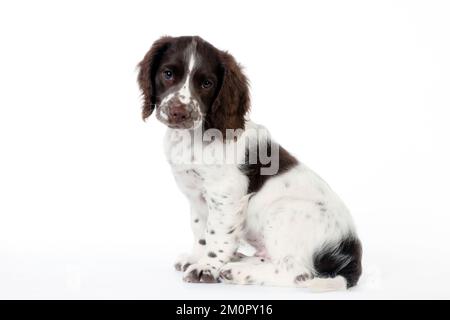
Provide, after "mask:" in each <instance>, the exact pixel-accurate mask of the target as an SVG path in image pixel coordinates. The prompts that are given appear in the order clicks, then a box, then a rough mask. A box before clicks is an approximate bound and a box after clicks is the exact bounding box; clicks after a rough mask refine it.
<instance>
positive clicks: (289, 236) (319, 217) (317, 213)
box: [164, 60, 354, 291]
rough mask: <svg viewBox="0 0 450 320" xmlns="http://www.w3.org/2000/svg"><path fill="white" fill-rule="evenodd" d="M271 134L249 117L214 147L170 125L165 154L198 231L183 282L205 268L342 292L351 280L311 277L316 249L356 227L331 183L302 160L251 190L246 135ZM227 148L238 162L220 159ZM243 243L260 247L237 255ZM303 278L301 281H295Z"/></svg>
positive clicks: (184, 261) (247, 279)
mask: <svg viewBox="0 0 450 320" xmlns="http://www.w3.org/2000/svg"><path fill="white" fill-rule="evenodd" d="M191 62H192V60H191ZM190 66H191V63H190ZM255 132H259V133H262V135H261V134H260V135H256V134H255ZM268 136H269V133H268V131H267V130H266V129H265V128H264V127H262V126H258V125H256V124H254V123H252V122H251V121H247V124H246V130H245V131H244V132H243V133H242V134H241V135H240V137H239V139H237V141H234V140H231V141H227V142H222V141H221V140H219V139H215V140H214V141H213V142H212V143H210V144H204V143H202V141H201V131H200V129H195V130H190V131H188V130H177V129H168V131H167V134H166V137H165V143H164V145H165V152H166V156H167V158H168V161H169V163H170V164H171V166H172V171H173V174H174V176H175V179H176V182H177V184H178V186H179V188H180V189H181V191H182V192H183V193H184V194H185V195H186V197H187V198H188V199H189V201H190V204H191V222H192V223H191V224H192V229H193V232H194V246H193V250H192V253H191V254H190V255H187V256H186V255H185V256H183V257H181V258H180V259H179V261H178V263H179V264H181V265H185V268H187V270H186V271H185V275H184V279H185V280H186V281H191V280H192V278H191V276H190V275H192V273H196V272H197V273H198V272H200V271H201V272H203V273H208V274H211V275H212V277H214V278H217V277H219V276H220V277H221V280H222V281H223V282H230V283H237V284H250V283H256V284H267V285H280V286H297V287H305V286H306V287H311V288H315V289H316V290H319V291H320V290H340V289H343V288H345V286H346V282H345V279H344V278H343V277H340V276H339V277H336V278H331V279H318V278H314V279H312V277H313V275H314V272H315V270H314V267H313V254H314V252H315V251H316V250H318V249H319V248H320V246H322V245H323V244H324V243H332V242H333V241H338V240H339V239H340V238H341V237H342V236H344V235H346V234H349V233H353V232H354V226H353V222H352V219H351V216H350V214H349V211H348V210H347V208H346V207H345V205H344V204H343V203H342V201H341V200H340V199H339V198H338V196H337V195H336V194H335V193H334V192H333V191H332V190H331V188H330V187H329V186H328V184H327V183H326V182H324V181H323V180H322V179H321V178H320V177H319V176H318V175H317V174H315V173H314V172H313V171H312V170H310V169H309V168H308V167H307V166H305V165H304V164H303V163H300V164H299V165H296V166H295V167H293V168H291V169H290V170H289V171H287V172H284V173H282V174H279V175H277V176H274V177H272V178H270V179H268V180H267V181H266V183H265V184H264V185H263V187H262V188H261V189H260V190H259V191H258V192H256V193H255V194H251V195H248V194H247V187H248V179H247V177H246V176H245V175H244V174H243V173H242V172H241V170H239V164H240V163H243V158H244V156H245V139H249V141H250V143H253V144H255V143H257V142H258V140H261V139H267V138H268ZM183 137H184V138H183ZM191 139H193V140H191ZM192 141H194V142H195V143H194V147H193V146H192ZM224 146H225V147H229V148H236V150H237V154H236V161H235V162H234V163H229V162H224V161H223V159H222V158H221V157H222V155H223V150H224ZM206 156H207V157H206ZM205 157H206V158H208V163H207V164H205V163H204V162H205V161H204V158H205ZM199 158H202V159H199ZM325 204H326V210H323V209H322V208H323V206H324V205H325ZM244 226H245V228H244ZM232 230H234V231H233V232H232V233H230V231H232ZM201 240H205V241H206V245H202V244H200V243H199V241H201ZM242 241H245V242H248V243H249V244H250V245H252V246H253V247H254V248H255V250H256V255H255V256H254V257H248V258H241V259H236V256H235V255H234V252H235V251H236V249H237V248H238V246H239V242H242ZM211 253H212V254H211ZM299 275H302V277H303V275H304V277H305V279H303V280H304V281H296V279H297V278H296V277H298V276H299ZM301 280H302V279H301Z"/></svg>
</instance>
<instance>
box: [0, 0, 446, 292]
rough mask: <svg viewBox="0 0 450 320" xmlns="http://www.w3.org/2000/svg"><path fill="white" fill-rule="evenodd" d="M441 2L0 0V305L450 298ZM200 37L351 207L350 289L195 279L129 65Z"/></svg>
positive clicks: (260, 116) (259, 113)
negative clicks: (177, 39)
mask: <svg viewBox="0 0 450 320" xmlns="http://www.w3.org/2000/svg"><path fill="white" fill-rule="evenodd" d="M449 16H450V3H449V2H447V1H226V2H216V1H194V0H191V1H170V2H169V1H2V2H1V3H0V298H44V299H46V298H61V299H66V298H87V299H90V298H126V299H127V298H136V299H141V298H149V299H155V298H160V299H162V298H166V299H170V298H172V299H175V298H176V299H182V298H192V299H197V298H212V299H215V298H223V299H227V298H237V299H240V298H244V299H250V298H262V299H318V298H325V299H328V298H330V299H333V298H343V299H359V298H374V299H377V298H450V292H449V289H448V288H449V285H450V280H449V279H450V275H449V272H450V271H449V270H450V249H449V246H448V244H449V242H450V235H449V232H448V226H449V224H450V217H449V215H450V212H449V197H448V190H449V187H448V185H449V181H450V170H449V168H448V164H449V163H450V152H449V137H450V128H449V108H450V90H449V89H450V59H449V57H450V19H449ZM162 35H173V36H179V35H200V36H201V37H203V38H204V39H206V40H207V41H209V42H211V43H212V44H213V45H215V46H217V47H218V48H220V49H224V50H228V51H229V52H230V53H231V54H233V55H234V56H235V58H236V59H237V60H238V61H239V62H240V63H241V64H242V65H243V66H244V67H245V72H246V74H247V75H248V77H249V78H250V81H251V86H252V101H253V103H252V113H251V117H252V119H253V120H254V121H255V122H258V123H261V124H264V125H265V126H266V127H267V128H269V129H270V130H271V132H272V135H273V136H274V137H275V138H276V139H277V140H278V141H279V142H280V143H281V144H282V145H283V146H284V147H285V148H287V149H288V150H289V151H291V152H292V153H293V154H294V155H296V156H297V157H298V158H299V160H300V161H302V162H305V163H306V164H307V165H308V166H309V167H311V168H312V169H313V170H315V171H316V172H318V173H319V174H320V175H321V176H322V177H323V178H324V179H325V180H326V181H327V182H329V184H330V185H331V186H332V187H333V188H334V189H335V191H337V193H338V194H339V195H340V196H341V197H342V198H343V199H344V201H345V202H346V203H347V205H348V206H349V208H350V209H351V211H352V213H353V216H354V219H355V221H356V224H357V226H358V231H359V233H360V236H361V238H362V241H363V246H364V268H365V270H364V271H365V273H364V275H363V277H362V279H361V283H360V285H359V286H358V287H357V288H355V289H354V290H352V291H350V292H344V293H342V292H341V293H329V294H324V295H320V296H318V295H312V294H310V293H308V292H306V291H304V290H300V289H293V288H290V289H286V288H270V287H264V288H259V287H252V286H247V287H237V286H225V285H221V284H218V285H195V284H185V283H183V282H182V280H181V275H180V274H178V273H176V272H175V271H174V270H173V266H172V263H173V262H174V260H175V258H176V256H177V255H178V254H179V253H181V252H184V251H188V250H189V249H190V241H191V234H190V227H189V214H188V210H189V209H188V205H187V201H186V200H185V199H184V198H183V196H182V194H181V193H180V192H179V191H178V189H177V188H176V186H175V183H174V181H173V178H172V175H171V172H170V170H169V166H168V165H167V164H166V163H165V159H164V155H163V151H162V137H163V134H164V130H165V128H164V126H163V125H162V124H160V123H158V122H157V121H156V119H155V118H154V117H152V118H150V119H149V120H148V121H147V122H143V121H142V120H141V118H140V105H141V99H140V93H139V90H138V87H137V84H136V75H137V73H136V65H137V63H138V62H139V61H140V59H141V58H142V57H143V55H144V54H145V52H146V51H147V50H148V49H149V47H150V45H151V44H152V42H153V41H154V40H156V39H157V38H158V37H160V36H162Z"/></svg>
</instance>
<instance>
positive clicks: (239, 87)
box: [206, 52, 250, 137]
mask: <svg viewBox="0 0 450 320" xmlns="http://www.w3.org/2000/svg"><path fill="white" fill-rule="evenodd" d="M220 60H221V64H222V69H223V77H222V83H221V87H220V89H219V92H218V94H217V97H216V100H215V101H214V103H213V105H212V107H211V110H210V112H208V116H207V122H206V123H207V127H208V128H215V129H218V130H220V131H221V132H222V135H223V137H225V136H226V135H225V133H226V129H243V128H244V125H245V114H246V113H247V112H248V111H249V109H250V94H249V89H248V80H247V78H246V76H245V75H244V74H243V73H242V70H241V67H240V66H239V65H238V63H237V62H236V61H235V60H234V58H233V57H232V56H231V55H230V54H228V53H226V52H221V53H220Z"/></svg>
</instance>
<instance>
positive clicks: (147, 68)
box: [138, 37, 173, 120]
mask: <svg viewBox="0 0 450 320" xmlns="http://www.w3.org/2000/svg"><path fill="white" fill-rule="evenodd" d="M171 42H173V38H172V37H162V38H160V39H159V40H157V41H155V42H154V43H153V45H152V47H151V48H150V50H149V51H148V52H147V54H146V55H145V56H144V59H143V60H142V61H141V62H140V63H139V65H138V68H139V75H138V83H139V88H140V89H141V92H142V96H143V98H144V104H143V106H142V118H143V119H144V120H145V119H146V118H148V117H149V116H150V115H151V114H152V112H153V110H154V109H155V103H156V93H155V73H156V71H157V69H158V66H159V62H160V61H161V59H162V56H163V55H164V52H165V51H166V50H167V48H168V47H169V46H170V44H171Z"/></svg>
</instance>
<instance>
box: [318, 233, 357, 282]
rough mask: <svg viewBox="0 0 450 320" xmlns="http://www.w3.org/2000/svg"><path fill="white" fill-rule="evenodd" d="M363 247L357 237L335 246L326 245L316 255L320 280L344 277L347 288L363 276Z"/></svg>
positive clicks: (343, 240) (345, 239) (349, 237)
mask: <svg viewBox="0 0 450 320" xmlns="http://www.w3.org/2000/svg"><path fill="white" fill-rule="evenodd" d="M361 258H362V246H361V242H360V241H359V239H358V238H356V236H348V237H346V238H344V239H342V240H341V241H340V242H338V243H335V244H326V245H324V246H323V247H322V248H321V249H320V250H318V251H317V252H316V253H315V254H314V268H315V270H316V273H317V276H318V277H319V278H334V277H336V276H342V277H344V278H345V280H347V288H350V287H353V286H355V285H356V284H357V283H358V279H359V277H360V276H361V272H362V266H361Z"/></svg>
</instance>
